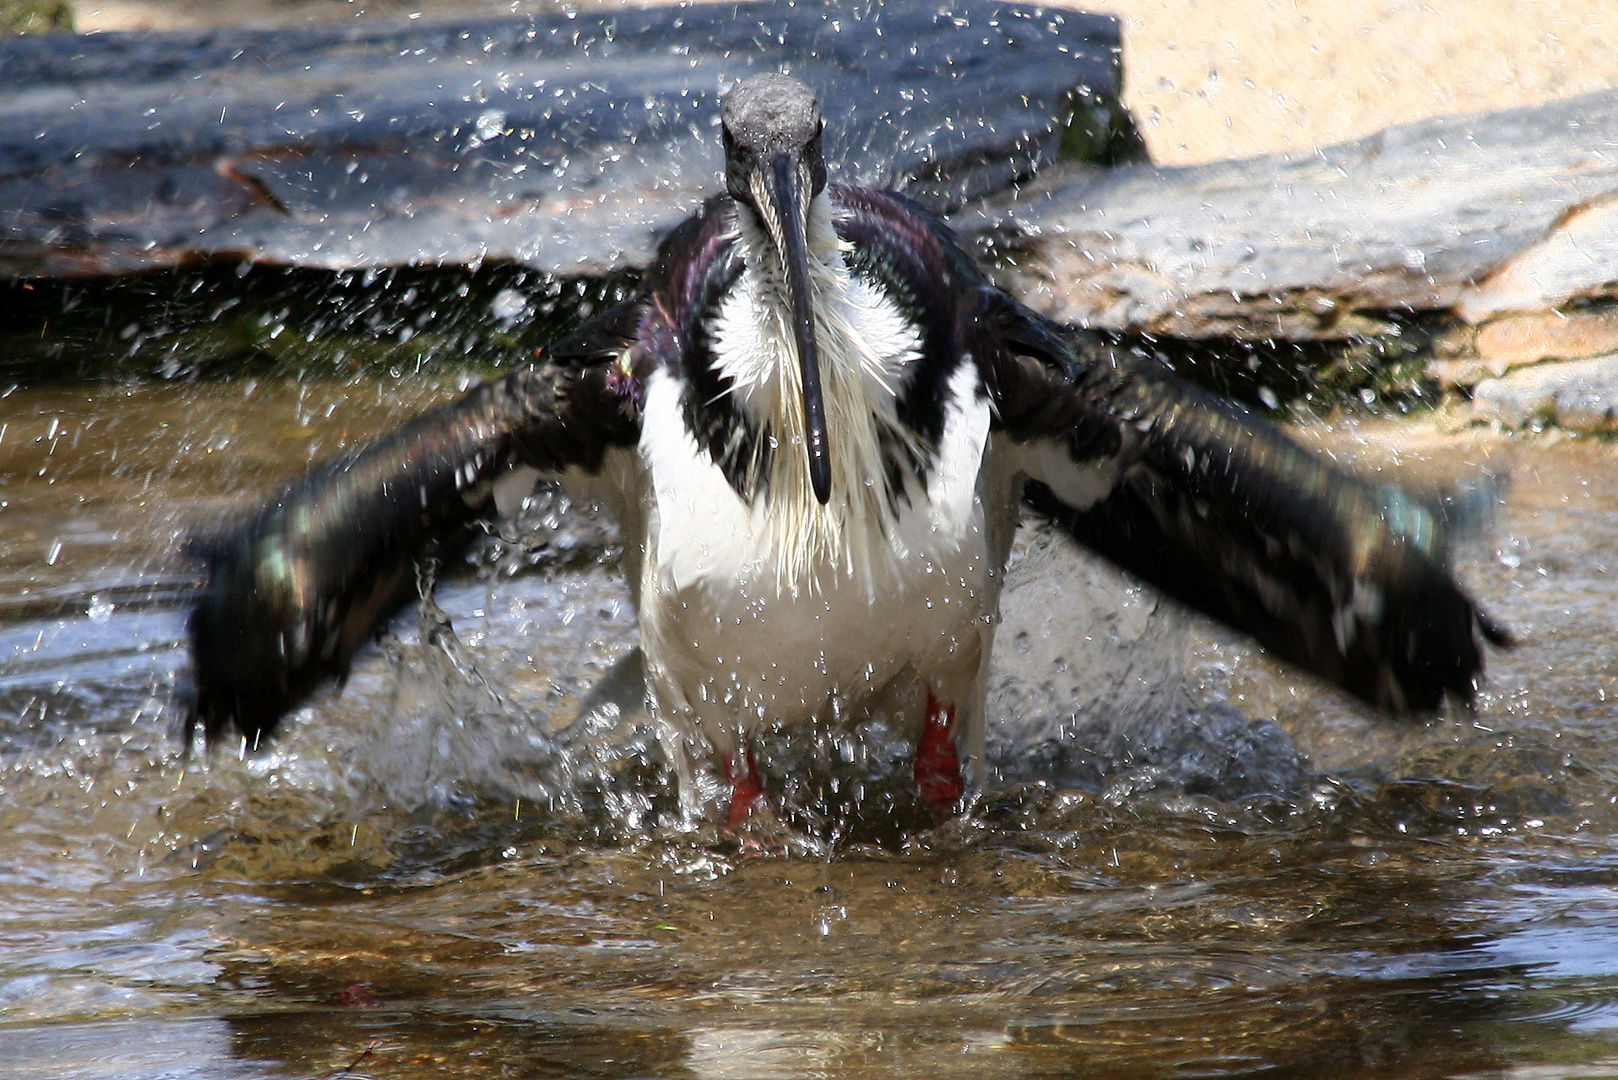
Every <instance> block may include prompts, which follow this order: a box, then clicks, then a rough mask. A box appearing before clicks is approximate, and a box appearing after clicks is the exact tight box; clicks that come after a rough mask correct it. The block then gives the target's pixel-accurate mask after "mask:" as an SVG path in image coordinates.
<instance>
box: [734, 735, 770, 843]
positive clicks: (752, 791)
mask: <svg viewBox="0 0 1618 1080" xmlns="http://www.w3.org/2000/svg"><path fill="white" fill-rule="evenodd" d="M725 777H726V779H728V780H729V781H730V815H729V817H728V818H727V819H726V820H725V827H726V828H727V829H731V830H735V829H739V828H741V827H742V823H743V822H744V821H746V820H747V819H748V818H750V817H752V816H753V809H754V807H755V806H757V804H758V800H759V799H760V798H761V797H763V795H764V785H763V784H762V783H760V782H759V779H758V770H757V768H755V767H754V765H753V747H752V746H751V745H750V744H749V743H747V742H746V741H745V740H744V741H743V743H742V748H741V750H740V751H738V752H737V753H734V754H732V755H731V756H730V758H729V759H728V760H727V761H726V762H725Z"/></svg>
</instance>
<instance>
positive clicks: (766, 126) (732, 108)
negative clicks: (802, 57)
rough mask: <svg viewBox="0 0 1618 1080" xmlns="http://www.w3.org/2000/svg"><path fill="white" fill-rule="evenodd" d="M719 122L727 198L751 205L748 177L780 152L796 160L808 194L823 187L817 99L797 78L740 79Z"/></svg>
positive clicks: (764, 75) (769, 75) (769, 73)
mask: <svg viewBox="0 0 1618 1080" xmlns="http://www.w3.org/2000/svg"><path fill="white" fill-rule="evenodd" d="M720 120H721V121H722V126H723V130H724V137H725V186H726V187H727V188H728V189H729V191H730V194H731V195H732V196H733V197H735V198H737V199H741V200H743V201H745V202H749V203H751V202H752V199H751V198H750V190H749V189H750V185H749V180H748V178H749V176H750V175H753V174H756V173H757V172H758V171H759V169H760V168H762V167H763V166H764V164H765V162H767V161H768V160H770V159H771V158H775V157H778V156H780V155H788V156H792V157H796V158H799V159H800V160H801V161H802V164H803V166H804V167H805V168H806V171H807V172H808V179H809V194H810V195H818V194H819V193H820V191H821V189H822V188H824V187H825V186H826V162H825V159H824V157H822V155H821V149H820V132H821V129H822V128H823V127H824V124H823V122H822V120H821V116H820V102H818V101H816V100H815V92H814V91H813V90H811V89H809V88H808V87H807V86H805V85H804V84H803V83H801V82H799V81H798V80H797V79H794V78H792V77H791V76H789V75H778V74H776V73H775V72H773V71H767V72H763V73H762V74H758V75H752V76H749V77H748V78H746V79H743V80H742V81H741V82H740V83H737V84H736V88H735V89H734V90H732V91H731V92H730V94H729V96H728V97H726V98H725V106H724V109H723V110H722V111H721V113H720Z"/></svg>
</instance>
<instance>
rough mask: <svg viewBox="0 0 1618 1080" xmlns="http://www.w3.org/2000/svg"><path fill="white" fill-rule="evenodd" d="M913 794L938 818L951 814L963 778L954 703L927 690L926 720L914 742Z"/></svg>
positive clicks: (963, 789)
mask: <svg viewBox="0 0 1618 1080" xmlns="http://www.w3.org/2000/svg"><path fill="white" fill-rule="evenodd" d="M915 790H916V797H917V798H919V799H920V800H921V801H922V802H924V803H926V804H927V806H928V807H929V808H930V809H931V810H932V811H933V813H934V814H936V815H938V816H939V817H940V818H948V817H952V816H954V814H955V812H956V808H957V807H958V806H959V805H960V801H961V796H962V795H964V794H966V781H965V780H964V779H962V778H961V757H960V751H959V749H958V748H957V747H956V745H955V706H953V705H946V704H944V703H942V702H940V701H939V700H938V699H937V698H935V697H933V692H932V691H931V690H929V691H927V719H926V721H925V723H924V724H923V725H922V729H921V739H920V741H919V742H917V743H916V772H915Z"/></svg>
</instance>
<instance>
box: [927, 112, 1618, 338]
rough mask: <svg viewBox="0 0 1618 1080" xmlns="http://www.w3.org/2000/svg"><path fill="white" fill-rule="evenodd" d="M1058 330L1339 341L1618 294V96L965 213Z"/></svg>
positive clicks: (1025, 198) (1042, 189) (1121, 178)
mask: <svg viewBox="0 0 1618 1080" xmlns="http://www.w3.org/2000/svg"><path fill="white" fill-rule="evenodd" d="M959 220H960V222H961V224H962V226H963V228H965V229H966V230H968V231H972V232H975V233H978V234H980V235H982V236H984V237H985V239H986V242H987V243H989V244H990V245H991V246H992V247H993V248H994V249H995V250H996V252H997V253H998V254H1000V255H1001V257H1002V260H1003V264H1004V265H1005V266H1006V273H1005V276H1006V278H1007V280H1008V281H1009V283H1010V284H1011V285H1012V286H1013V287H1014V288H1016V289H1017V290H1018V291H1019V292H1020V293H1022V295H1023V296H1024V297H1025V298H1026V299H1028V300H1029V302H1031V303H1033V304H1034V305H1035V306H1037V307H1039V308H1040V309H1041V310H1043V311H1044V312H1046V313H1047V314H1049V315H1051V316H1053V317H1055V318H1058V319H1062V320H1064V321H1068V322H1073V323H1078V324H1081V325H1086V326H1092V327H1097V328H1101V329H1108V330H1129V331H1141V332H1149V333H1158V334H1168V335H1176V336H1181V337H1192V338H1206V337H1217V336H1223V335H1233V336H1237V337H1245V338H1266V337H1282V338H1289V339H1303V340H1334V339H1345V338H1350V337H1354V336H1356V335H1364V334H1368V333H1371V334H1374V333H1375V332H1377V329H1378V325H1379V323H1380V321H1381V318H1382V317H1383V315H1384V314H1385V313H1386V312H1387V311H1389V310H1395V311H1437V312H1442V313H1446V314H1448V315H1450V316H1452V317H1454V318H1455V319H1457V320H1459V321H1461V322H1464V323H1467V324H1486V323H1487V322H1488V321H1489V320H1491V319H1494V318H1496V317H1500V316H1503V315H1507V314H1510V313H1516V312H1543V311H1549V310H1553V309H1558V308H1561V307H1564V306H1566V305H1568V304H1570V303H1573V302H1584V301H1589V300H1591V299H1602V298H1609V297H1611V296H1613V295H1614V294H1615V293H1618V284H1615V283H1618V228H1614V226H1615V225H1618V91H1604V92H1600V93H1592V94H1586V95H1583V96H1581V97H1577V98H1571V99H1568V100H1565V101H1559V102H1555V103H1553V104H1548V105H1541V106H1537V107H1532V108H1519V109H1509V110H1506V111H1503V112H1496V113H1487V114H1474V115H1464V116H1450V117H1440V118H1437V119H1430V120H1423V121H1420V122H1417V123H1411V124H1404V125H1400V126H1397V127H1393V128H1389V129H1387V130H1386V131H1383V132H1379V133H1378V134H1376V135H1373V136H1371V137H1369V138H1364V139H1357V140H1354V141H1352V142H1347V143H1342V144H1340V145H1337V146H1332V147H1325V148H1322V149H1320V150H1319V151H1317V152H1315V153H1293V154H1275V155H1266V156H1262V157H1253V158H1246V159H1242V160H1237V161H1225V162H1218V163H1215V164H1209V165H1198V166H1192V167H1188V168H1179V169H1171V168H1153V167H1149V166H1133V167H1126V168H1120V169H1114V170H1111V171H1099V170H1073V171H1069V172H1068V173H1066V174H1065V175H1057V174H1054V173H1047V174H1045V175H1044V176H1043V177H1042V178H1041V179H1040V180H1039V181H1037V182H1036V184H1035V185H1033V186H1031V187H1029V188H1025V189H1024V190H1022V191H1021V192H1019V193H1018V194H1017V195H1016V196H1015V197H1001V198H998V199H995V200H991V201H990V202H989V203H987V204H985V205H983V206H980V207H977V208H974V209H973V210H971V211H968V212H967V213H965V214H962V215H960V217H959Z"/></svg>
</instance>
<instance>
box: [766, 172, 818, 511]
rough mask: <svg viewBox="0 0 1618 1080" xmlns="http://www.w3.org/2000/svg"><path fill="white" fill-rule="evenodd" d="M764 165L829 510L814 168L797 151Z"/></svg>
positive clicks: (769, 225)
mask: <svg viewBox="0 0 1618 1080" xmlns="http://www.w3.org/2000/svg"><path fill="white" fill-rule="evenodd" d="M761 165H762V168H761V169H760V170H759V175H758V178H757V179H758V182H757V184H756V185H755V191H756V192H757V196H758V201H759V203H760V205H759V207H758V210H759V211H760V213H759V216H760V217H761V218H762V219H763V222H764V227H765V229H766V230H768V232H769V234H770V239H771V240H773V241H774V242H775V248H776V250H777V251H778V252H780V255H781V264H782V269H783V271H784V272H785V274H786V287H787V299H788V301H789V302H790V304H791V317H792V340H793V344H794V345H795V346H796V348H797V351H798V370H799V372H800V373H801V375H802V379H803V418H804V426H805V428H806V432H805V434H806V437H807V439H808V447H807V448H808V451H809V483H810V486H812V487H813V488H814V492H815V498H816V499H818V500H820V503H821V505H822V506H824V505H825V504H826V502H827V500H829V499H830V498H831V447H830V446H829V444H828V443H827V440H826V404H825V401H824V399H823V398H822V397H821V393H820V353H819V350H818V349H817V348H816V346H815V311H814V298H813V294H812V293H811V292H810V289H809V238H808V233H809V200H810V198H811V196H810V194H809V166H808V163H807V161H805V159H804V156H803V154H802V153H801V152H792V151H788V152H783V153H778V154H774V155H772V156H770V157H769V158H767V159H765V160H764V161H763V162H761Z"/></svg>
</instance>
